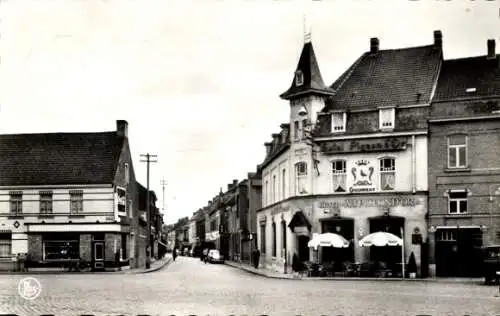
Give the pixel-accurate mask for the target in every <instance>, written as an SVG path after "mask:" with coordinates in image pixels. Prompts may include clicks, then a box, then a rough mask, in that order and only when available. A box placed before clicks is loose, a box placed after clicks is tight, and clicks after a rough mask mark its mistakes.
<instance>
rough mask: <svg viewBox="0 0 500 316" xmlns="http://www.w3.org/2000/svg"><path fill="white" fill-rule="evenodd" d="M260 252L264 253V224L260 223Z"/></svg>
mask: <svg viewBox="0 0 500 316" xmlns="http://www.w3.org/2000/svg"><path fill="white" fill-rule="evenodd" d="M260 252H261V253H263V254H264V253H266V224H260Z"/></svg>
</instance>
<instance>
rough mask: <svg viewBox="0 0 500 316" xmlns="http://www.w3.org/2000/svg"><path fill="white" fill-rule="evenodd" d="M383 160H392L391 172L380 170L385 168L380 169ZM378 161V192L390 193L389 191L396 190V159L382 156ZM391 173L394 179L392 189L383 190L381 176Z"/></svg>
mask: <svg viewBox="0 0 500 316" xmlns="http://www.w3.org/2000/svg"><path fill="white" fill-rule="evenodd" d="M385 160H392V170H382V169H385V168H382V162H383V161H385ZM378 161H379V170H378V172H379V175H380V176H379V178H380V179H379V185H380V191H388V192H391V191H395V190H396V183H397V181H396V157H392V156H384V157H380V158H379V159H378ZM390 173H392V174H393V177H394V187H393V188H392V189H385V188H384V185H383V183H382V175H384V174H390Z"/></svg>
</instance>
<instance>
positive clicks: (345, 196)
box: [257, 33, 442, 270]
mask: <svg viewBox="0 0 500 316" xmlns="http://www.w3.org/2000/svg"><path fill="white" fill-rule="evenodd" d="M370 43H371V45H370V51H369V52H366V53H364V54H363V55H362V56H361V57H359V58H358V60H357V61H356V62H355V63H354V64H353V65H351V66H350V67H349V68H348V69H347V70H346V71H345V73H344V74H342V75H341V76H340V77H339V78H338V79H337V80H336V81H335V82H334V83H333V84H332V85H331V86H326V85H325V84H324V83H323V79H322V77H321V74H320V71H319V66H318V63H317V61H316V56H315V54H314V50H313V46H312V44H311V43H310V42H306V43H305V44H304V47H303V50H302V53H301V56H300V59H299V62H298V65H297V69H296V71H295V76H294V79H293V82H292V85H291V87H290V88H289V90H288V91H287V92H285V93H283V94H282V95H281V98H283V99H285V100H288V101H289V106H290V117H289V122H287V123H285V124H282V125H281V132H280V133H278V134H273V135H272V136H273V140H272V142H269V143H266V144H265V145H266V149H267V151H266V158H265V160H264V162H263V163H262V192H263V194H262V196H263V198H262V209H260V210H259V211H258V212H257V225H258V226H259V227H258V229H257V231H258V245H259V248H260V251H261V263H262V264H264V265H265V266H266V267H271V268H274V269H276V270H283V269H284V266H283V265H284V262H285V259H286V260H287V263H288V264H289V265H291V263H292V256H293V254H294V253H295V254H296V255H297V256H298V258H299V260H300V261H302V262H307V261H322V262H326V261H328V262H334V265H335V267H336V269H337V270H340V269H341V268H342V266H343V265H344V264H346V263H363V262H370V261H388V264H392V265H398V264H399V265H400V263H401V247H392V248H391V249H385V248H384V249H383V250H380V249H366V248H362V247H359V245H358V242H359V240H360V239H361V238H362V237H364V236H366V235H367V234H369V233H372V232H376V231H388V232H391V233H393V234H395V235H398V236H400V237H403V240H404V255H405V262H408V258H409V256H410V254H411V253H412V252H413V253H414V255H415V257H416V261H417V265H418V266H420V264H421V262H423V261H424V260H426V257H425V256H422V255H421V253H422V249H424V250H425V247H426V243H425V241H426V238H427V235H426V234H427V230H426V218H425V216H426V212H427V191H428V188H427V163H428V162H427V115H428V112H429V106H430V99H431V97H432V93H433V89H434V87H435V85H436V81H437V74H438V70H439V64H440V61H441V59H442V52H441V45H440V40H439V36H438V33H436V37H435V43H434V44H431V45H428V46H420V47H411V48H405V49H398V50H379V41H378V39H375V38H374V39H371V42H370ZM423 65H425V67H424V66H423ZM326 232H332V233H337V234H339V235H341V236H343V237H344V238H346V239H347V240H348V241H349V242H350V245H349V248H345V249H335V248H321V247H320V248H319V251H318V252H315V251H313V249H312V248H309V247H308V245H307V244H308V242H309V241H310V240H311V239H312V238H313V237H314V235H316V234H321V233H326Z"/></svg>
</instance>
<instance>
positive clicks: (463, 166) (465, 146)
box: [446, 134, 469, 169]
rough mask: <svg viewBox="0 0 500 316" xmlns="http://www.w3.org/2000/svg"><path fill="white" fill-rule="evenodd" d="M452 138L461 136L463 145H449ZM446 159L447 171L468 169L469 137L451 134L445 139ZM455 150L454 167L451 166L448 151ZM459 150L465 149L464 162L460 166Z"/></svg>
mask: <svg viewBox="0 0 500 316" xmlns="http://www.w3.org/2000/svg"><path fill="white" fill-rule="evenodd" d="M453 136H462V137H464V140H465V143H464V144H463V145H450V138H451V137H453ZM446 144H447V146H446V151H447V152H446V157H447V166H448V169H465V168H467V167H468V162H469V137H468V136H467V135H463V134H452V135H448V136H447V137H446ZM452 148H453V149H455V162H456V164H455V166H452V165H451V163H450V162H451V161H450V160H451V159H450V158H451V155H450V149H452ZM460 148H464V149H465V162H464V165H460Z"/></svg>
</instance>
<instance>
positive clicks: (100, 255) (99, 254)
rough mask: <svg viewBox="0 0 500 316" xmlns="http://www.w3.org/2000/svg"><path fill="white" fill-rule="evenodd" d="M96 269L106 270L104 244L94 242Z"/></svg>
mask: <svg viewBox="0 0 500 316" xmlns="http://www.w3.org/2000/svg"><path fill="white" fill-rule="evenodd" d="M93 259H94V269H104V242H102V241H96V242H94V258H93Z"/></svg>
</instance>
